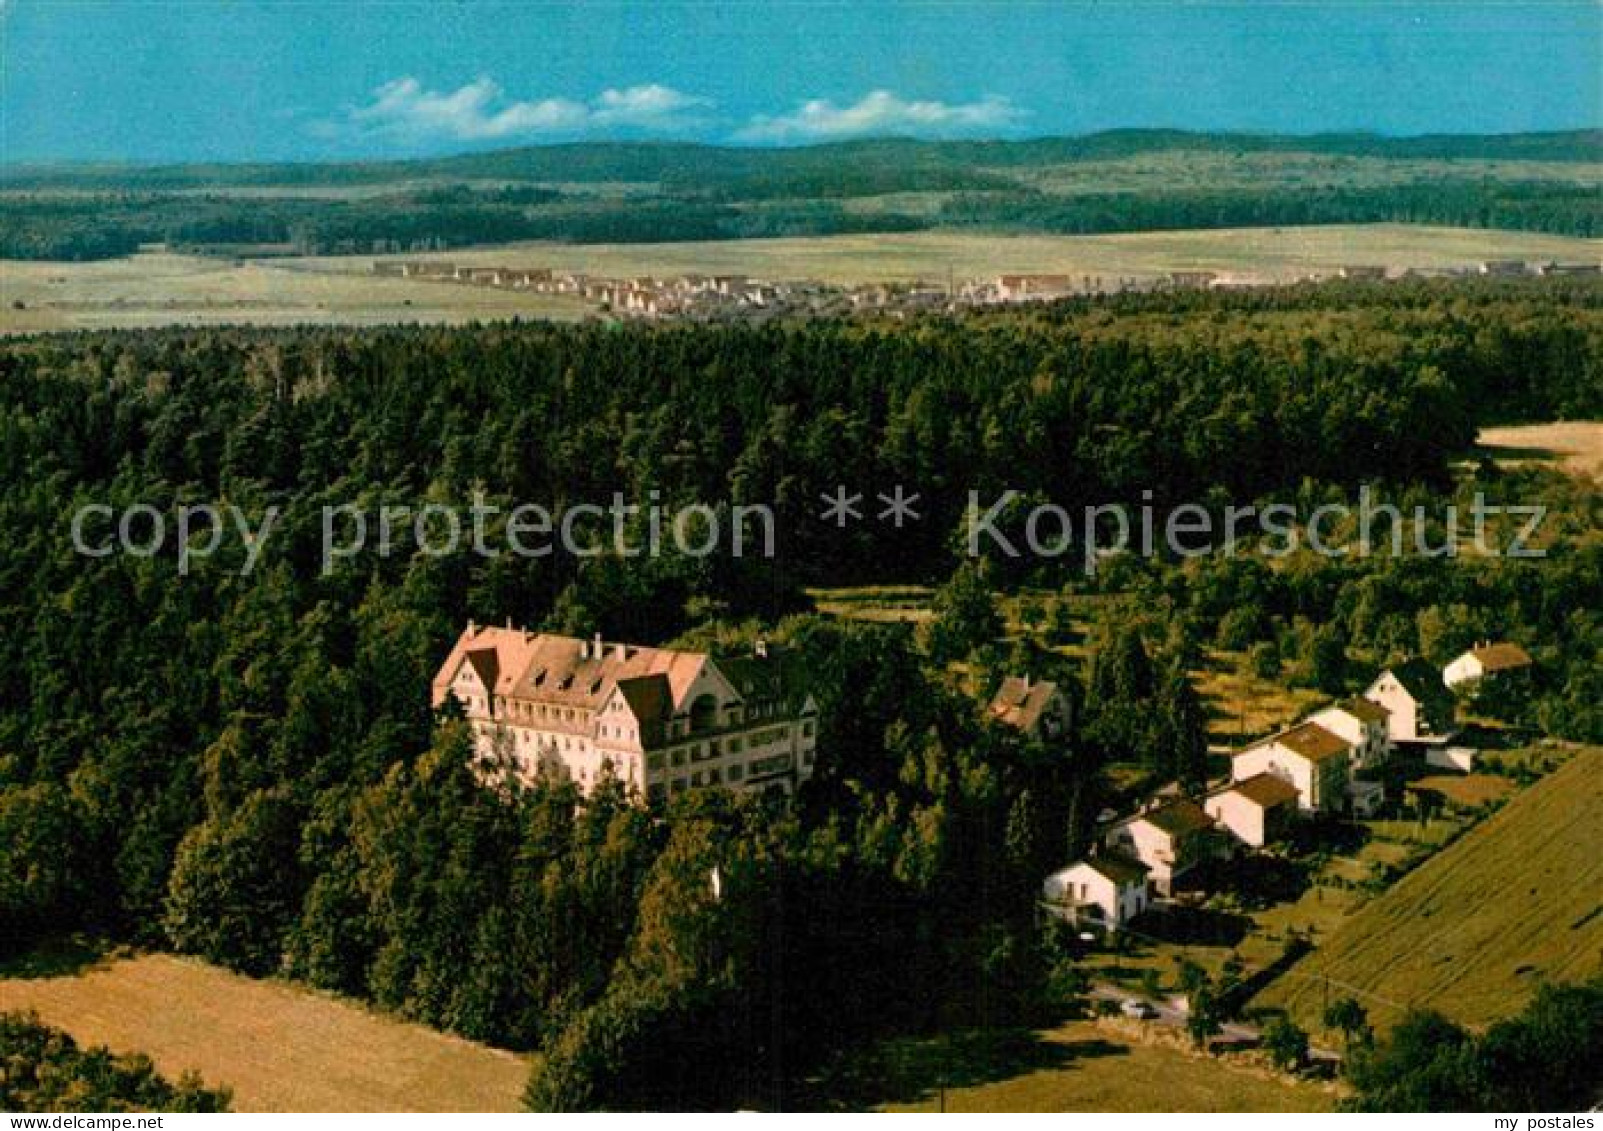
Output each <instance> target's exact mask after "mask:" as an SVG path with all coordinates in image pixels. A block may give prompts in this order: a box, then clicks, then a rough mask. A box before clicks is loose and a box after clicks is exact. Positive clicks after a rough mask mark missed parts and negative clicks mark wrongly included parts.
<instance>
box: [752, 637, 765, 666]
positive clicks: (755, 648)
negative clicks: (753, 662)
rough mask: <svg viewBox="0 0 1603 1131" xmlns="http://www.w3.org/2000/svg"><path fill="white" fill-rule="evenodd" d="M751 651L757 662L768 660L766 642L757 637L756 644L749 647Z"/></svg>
mask: <svg viewBox="0 0 1603 1131" xmlns="http://www.w3.org/2000/svg"><path fill="white" fill-rule="evenodd" d="M751 651H752V655H754V656H756V657H757V658H758V659H759V660H766V659H767V658H768V641H766V640H764V639H763V638H762V637H761V636H759V637H758V638H757V642H756V643H755V644H753V645H752V646H751Z"/></svg>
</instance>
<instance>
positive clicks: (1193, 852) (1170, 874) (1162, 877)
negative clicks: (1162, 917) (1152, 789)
mask: <svg viewBox="0 0 1603 1131" xmlns="http://www.w3.org/2000/svg"><path fill="white" fill-rule="evenodd" d="M1212 832H1213V818H1212V817H1210V816H1208V814H1207V813H1206V812H1204V811H1203V808H1202V806H1200V805H1198V804H1197V803H1196V802H1195V801H1190V800H1188V799H1186V798H1183V797H1182V798H1179V799H1178V800H1175V801H1167V802H1163V803H1161V804H1158V805H1155V806H1153V807H1152V808H1150V809H1147V810H1145V811H1144V812H1141V813H1137V814H1136V815H1135V816H1133V817H1127V818H1126V819H1124V820H1122V821H1120V822H1118V823H1117V824H1116V825H1114V826H1113V827H1112V828H1110V829H1109V830H1108V833H1107V838H1106V843H1107V846H1108V847H1109V848H1111V849H1113V850H1114V851H1116V852H1121V853H1124V854H1126V855H1129V856H1133V857H1135V858H1136V859H1137V860H1139V861H1140V862H1141V863H1142V864H1144V865H1146V867H1147V871H1148V873H1149V874H1150V877H1151V880H1152V887H1153V890H1155V891H1156V892H1157V893H1158V894H1159V895H1173V894H1174V890H1175V885H1176V884H1177V883H1178V882H1179V881H1180V880H1182V879H1184V878H1185V876H1186V874H1187V873H1188V872H1190V871H1191V870H1192V869H1193V868H1195V867H1196V866H1197V865H1198V864H1200V863H1202V862H1203V861H1204V860H1206V859H1207V858H1208V857H1209V855H1210V854H1211V851H1212V845H1211V841H1210V834H1211V833H1212Z"/></svg>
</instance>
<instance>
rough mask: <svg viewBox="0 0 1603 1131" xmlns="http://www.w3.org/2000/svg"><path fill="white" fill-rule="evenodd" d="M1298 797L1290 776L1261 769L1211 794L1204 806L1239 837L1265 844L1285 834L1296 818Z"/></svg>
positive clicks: (1253, 844) (1247, 842)
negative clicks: (1289, 778)
mask: <svg viewBox="0 0 1603 1131" xmlns="http://www.w3.org/2000/svg"><path fill="white" fill-rule="evenodd" d="M1297 797H1298V795H1297V787H1296V786H1295V785H1293V784H1292V783H1291V782H1290V781H1289V780H1288V779H1286V778H1282V777H1277V776H1276V775H1274V774H1271V773H1262V774H1254V775H1253V776H1252V777H1250V778H1246V779H1244V780H1242V781H1238V782H1234V783H1232V784H1230V785H1228V786H1226V787H1225V788H1223V789H1221V790H1218V791H1217V792H1214V793H1211V794H1209V795H1208V797H1207V799H1206V800H1205V801H1204V802H1203V808H1204V809H1205V810H1206V812H1207V814H1208V816H1210V817H1212V818H1213V820H1214V822H1215V824H1216V825H1218V827H1219V828H1221V829H1224V830H1225V831H1227V832H1229V833H1230V834H1231V835H1232V836H1234V837H1235V839H1236V840H1238V841H1240V842H1241V843H1242V844H1245V845H1247V846H1248V847H1251V848H1262V847H1263V846H1264V845H1266V844H1269V843H1270V842H1271V841H1275V840H1279V839H1280V838H1281V837H1283V836H1285V835H1286V832H1287V831H1288V830H1289V829H1290V828H1291V826H1292V824H1293V823H1294V822H1295V821H1296V819H1297Z"/></svg>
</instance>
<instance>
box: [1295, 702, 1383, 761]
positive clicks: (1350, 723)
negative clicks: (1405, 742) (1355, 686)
mask: <svg viewBox="0 0 1603 1131" xmlns="http://www.w3.org/2000/svg"><path fill="white" fill-rule="evenodd" d="M1389 715H1390V712H1389V711H1387V709H1386V708H1385V707H1384V706H1382V705H1381V704H1379V703H1376V702H1374V701H1373V700H1370V699H1364V698H1361V697H1356V696H1355V697H1354V698H1352V699H1343V700H1342V701H1341V702H1340V703H1332V704H1331V705H1330V706H1328V707H1326V708H1324V709H1323V710H1320V711H1315V712H1314V713H1313V714H1311V715H1309V716H1308V721H1309V722H1311V723H1317V724H1319V725H1320V726H1322V727H1324V728H1325V729H1326V730H1328V731H1329V732H1330V733H1331V734H1333V735H1335V736H1336V737H1337V738H1340V739H1342V740H1343V741H1345V742H1346V743H1347V744H1348V745H1349V746H1351V747H1352V750H1353V769H1355V770H1361V769H1365V768H1367V767H1369V766H1375V765H1378V764H1380V763H1381V762H1384V761H1385V760H1386V759H1387V757H1388V756H1390V754H1391V733H1390V729H1389V727H1388V725H1387V719H1388V717H1389Z"/></svg>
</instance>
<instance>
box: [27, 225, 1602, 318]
mask: <svg viewBox="0 0 1603 1131" xmlns="http://www.w3.org/2000/svg"><path fill="white" fill-rule="evenodd" d="M1600 252H1603V241H1598V240H1581V239H1571V238H1568V237H1564V236H1551V235H1543V234H1540V233H1529V232H1503V231H1480V230H1470V229H1460V228H1432V227H1422V226H1413V225H1405V224H1376V225H1360V226H1345V227H1343V226H1331V227H1311V228H1240V229H1225V230H1214V231H1175V232H1141V233H1133V234H1119V235H1098V236H1047V235H997V234H988V233H973V232H951V231H931V232H915V233H908V234H898V235H884V234H881V235H853V236H822V237H815V238H805V239H746V240H723V241H707V242H694V243H663V244H559V243H520V244H509V245H506V246H502V247H486V248H475V249H471V250H462V251H455V252H441V253H439V254H438V255H437V256H403V257H401V258H440V259H445V260H449V261H451V262H455V263H463V264H480V265H504V266H508V267H552V268H555V269H557V270H559V271H577V272H584V273H588V274H594V275H607V276H637V275H657V276H671V275H679V274H685V273H691V272H700V273H707V274H745V275H751V276H756V277H761V278H770V279H780V280H800V279H814V280H819V281H822V282H829V283H837V284H857V283H872V282H894V281H912V280H920V279H922V280H929V281H935V282H940V283H944V282H946V280H947V279H948V277H951V278H954V279H957V280H962V279H968V278H983V277H987V276H994V275H997V274H1000V273H1003V272H1047V273H1058V274H1070V275H1091V276H1100V277H1101V278H1103V279H1104V280H1105V281H1107V280H1113V279H1120V278H1130V279H1145V278H1152V277H1154V276H1158V275H1162V274H1165V273H1167V272H1169V271H1171V270H1184V269H1208V270H1214V271H1219V272H1224V273H1236V274H1250V275H1254V276H1261V277H1266V278H1279V279H1290V278H1295V277H1298V276H1300V275H1303V274H1305V273H1310V272H1311V273H1329V272H1331V271H1333V270H1334V269H1335V268H1337V267H1339V266H1340V265H1342V264H1344V263H1375V264H1391V265H1397V266H1414V267H1450V266H1459V267H1463V266H1469V265H1472V264H1474V263H1476V262H1478V261H1480V260H1483V259H1506V258H1513V259H1530V260H1538V259H1558V260H1564V261H1576V260H1587V259H1592V260H1595V259H1597V258H1598V256H1599V254H1600ZM372 262H373V260H372V258H370V257H366V256H345V257H325V258H298V259H297V258H290V259H272V260H254V261H243V262H240V261H234V260H229V259H224V258H207V257H200V256H186V255H174V254H167V253H146V254H140V255H136V256H132V257H129V258H125V259H112V260H102V261H98V262H93V263H48V262H22V261H17V260H0V333H9V334H15V333H31V332H35V331H44V330H69V329H103V328H111V327H137V326H163V325H174V324H177V325H214V324H218V323H249V324H254V325H286V324H294V323H299V322H315V323H333V324H342V325H373V324H383V323H393V322H431V323H436V322H438V323H459V322H467V321H472V320H475V319H484V320H489V319H506V318H513V317H524V318H553V319H576V318H581V317H583V316H584V315H585V314H587V313H591V312H593V309H594V308H593V307H591V306H588V305H586V304H585V303H582V302H580V301H579V300H577V299H573V298H569V297H566V296H549V295H531V294H525V293H519V292H515V291H506V290H499V289H496V288H490V287H469V286H462V285H457V284H449V283H433V282H424V281H420V280H415V279H400V278H379V277H375V276H373V275H372V274H371V273H370V271H371V264H372ZM18 303H20V304H21V306H20V308H19V307H18V306H17V304H18Z"/></svg>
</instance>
